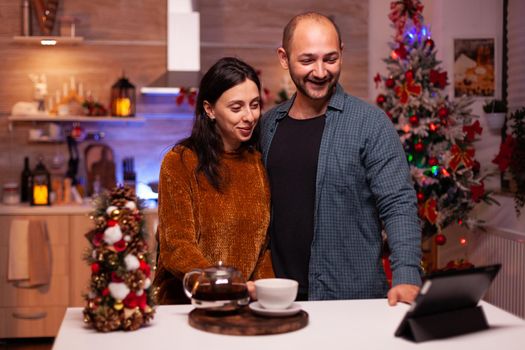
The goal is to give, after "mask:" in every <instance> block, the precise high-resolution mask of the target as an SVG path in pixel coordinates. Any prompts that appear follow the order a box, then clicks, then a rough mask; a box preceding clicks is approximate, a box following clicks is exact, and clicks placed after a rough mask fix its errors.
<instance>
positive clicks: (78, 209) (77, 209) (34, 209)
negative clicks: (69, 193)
mask: <svg viewBox="0 0 525 350" xmlns="http://www.w3.org/2000/svg"><path fill="white" fill-rule="evenodd" d="M93 209H94V207H93V205H92V204H91V203H89V202H88V203H85V204H67V205H52V206H30V205H29V204H27V203H24V204H16V205H5V204H0V215H72V214H86V215H87V214H89V213H90V212H92V211H93ZM156 212H157V208H145V209H144V210H143V213H144V214H153V213H156Z"/></svg>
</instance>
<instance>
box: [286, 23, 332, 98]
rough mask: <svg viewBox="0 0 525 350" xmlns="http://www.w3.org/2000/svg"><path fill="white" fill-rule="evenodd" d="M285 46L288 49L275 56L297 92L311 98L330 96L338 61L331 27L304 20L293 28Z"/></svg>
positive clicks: (328, 24) (326, 24) (327, 24)
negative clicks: (289, 40) (288, 71)
mask: <svg viewBox="0 0 525 350" xmlns="http://www.w3.org/2000/svg"><path fill="white" fill-rule="evenodd" d="M289 46H290V48H289V52H285V51H284V50H282V49H280V50H282V51H280V53H279V55H280V57H281V58H282V59H281V64H283V67H284V68H287V69H289V70H290V76H291V78H292V80H293V82H294V83H295V85H296V87H297V90H298V93H300V94H302V95H304V96H305V97H307V98H310V99H312V100H324V99H328V98H330V96H331V93H332V91H333V89H334V86H335V85H336V84H337V81H338V80H339V75H340V73H341V62H342V57H341V55H342V50H341V47H340V46H339V40H338V36H337V32H336V30H335V28H334V27H333V26H332V25H331V24H330V23H328V22H318V21H313V20H304V21H302V22H300V23H298V25H297V27H296V28H295V31H294V33H293V37H292V40H291V42H290V45H289ZM283 53H284V56H283ZM283 59H284V60H285V61H286V62H283Z"/></svg>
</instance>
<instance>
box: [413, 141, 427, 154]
mask: <svg viewBox="0 0 525 350" xmlns="http://www.w3.org/2000/svg"><path fill="white" fill-rule="evenodd" d="M414 149H415V150H416V152H423V150H424V149H425V145H423V142H421V141H419V142H418V143H416V144H415V145H414Z"/></svg>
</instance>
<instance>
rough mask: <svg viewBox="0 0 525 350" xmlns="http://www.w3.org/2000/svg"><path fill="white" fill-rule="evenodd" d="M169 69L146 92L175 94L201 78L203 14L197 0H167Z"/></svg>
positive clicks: (147, 87)
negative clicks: (201, 25) (198, 7)
mask: <svg viewBox="0 0 525 350" xmlns="http://www.w3.org/2000/svg"><path fill="white" fill-rule="evenodd" d="M167 2H168V35H167V48H168V49H167V62H168V67H167V71H166V72H165V73H163V74H162V75H161V76H160V77H158V78H157V79H155V81H153V82H152V83H151V84H149V85H148V86H145V87H142V88H141V89H140V91H141V92H142V93H143V94H173V95H176V94H178V93H179V92H180V89H181V88H197V87H198V86H199V81H200V16H199V13H198V12H197V11H195V9H196V6H195V0H193V1H192V0H168V1H167Z"/></svg>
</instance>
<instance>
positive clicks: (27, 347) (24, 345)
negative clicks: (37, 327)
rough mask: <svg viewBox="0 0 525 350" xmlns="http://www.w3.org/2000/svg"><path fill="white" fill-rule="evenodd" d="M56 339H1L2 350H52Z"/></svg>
mask: <svg viewBox="0 0 525 350" xmlns="http://www.w3.org/2000/svg"><path fill="white" fill-rule="evenodd" d="M54 340H55V338H17V339H0V350H51V348H52V347H53V341H54Z"/></svg>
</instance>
